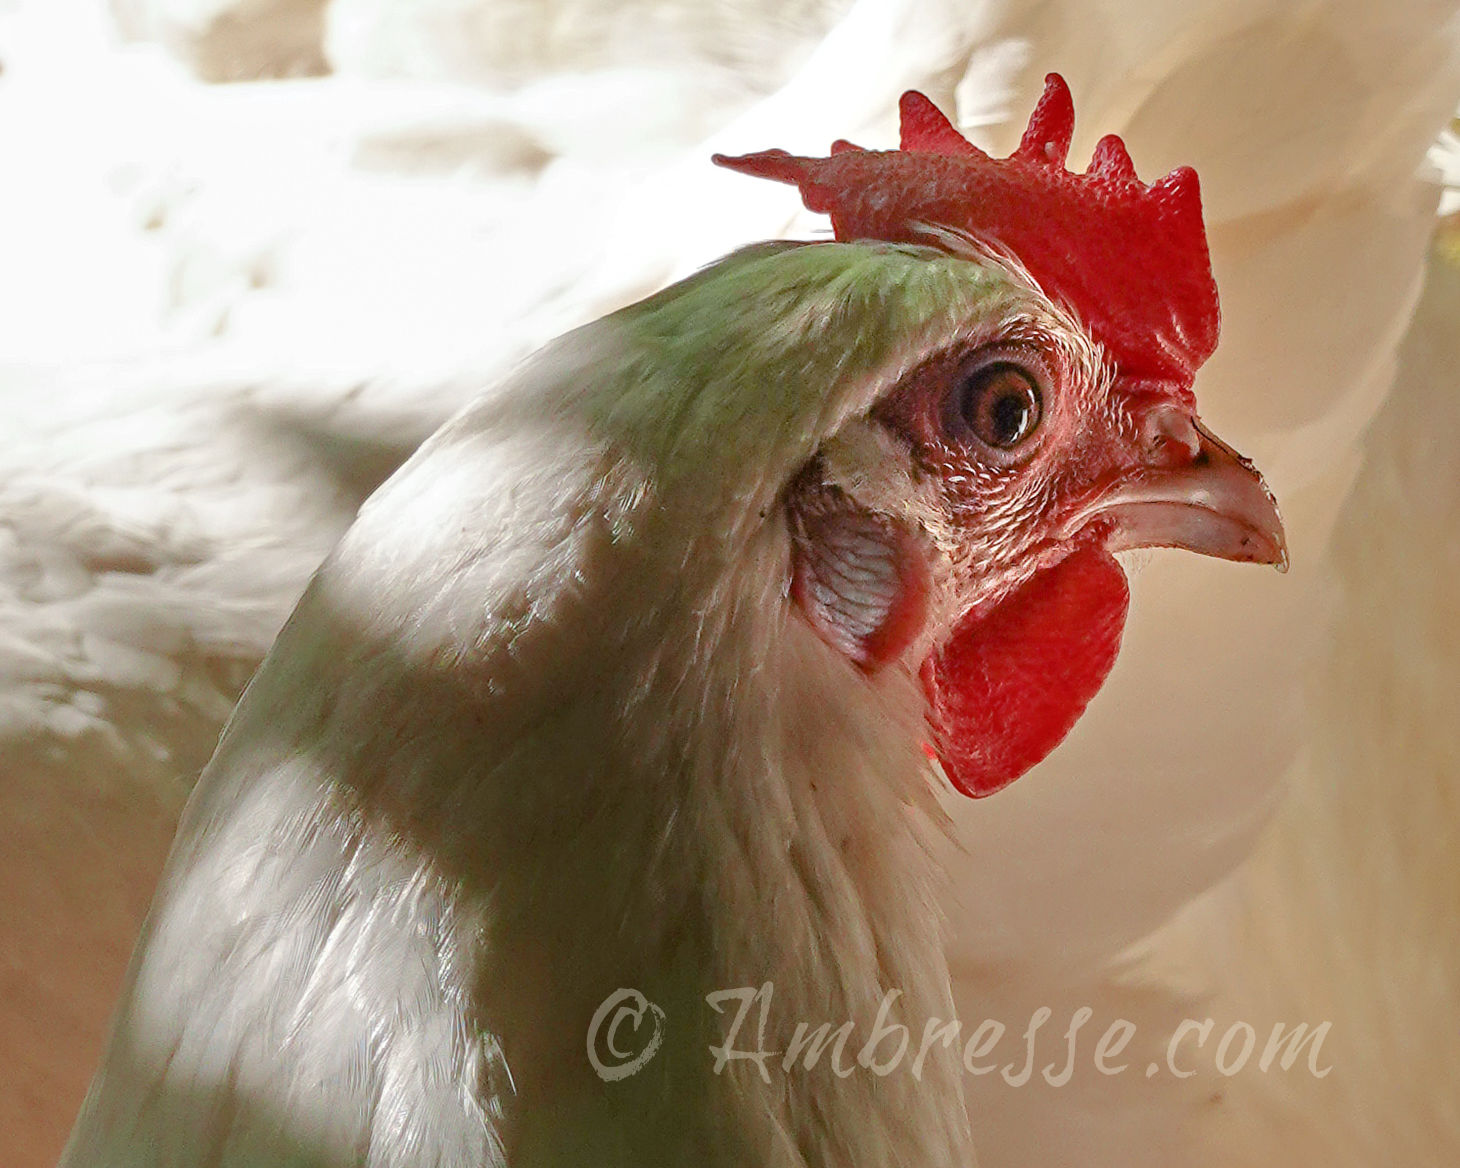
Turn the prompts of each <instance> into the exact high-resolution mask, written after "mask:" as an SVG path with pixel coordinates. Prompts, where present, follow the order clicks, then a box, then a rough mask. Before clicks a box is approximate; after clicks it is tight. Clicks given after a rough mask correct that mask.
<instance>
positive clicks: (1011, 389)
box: [945, 350, 1049, 463]
mask: <svg viewBox="0 0 1460 1168" xmlns="http://www.w3.org/2000/svg"><path fill="white" fill-rule="evenodd" d="M1048 385H1049V375H1048V372H1047V371H1046V369H1045V368H1044V364H1043V362H1041V361H1039V360H1037V359H1035V358H1034V357H1033V355H1032V354H1027V353H1021V352H1010V351H1008V350H996V351H994V352H984V353H980V354H978V355H977V356H975V357H974V359H973V360H971V361H966V362H964V363H963V364H961V365H960V366H959V368H958V370H957V372H956V373H955V374H954V377H953V384H952V388H951V390H950V391H949V393H948V397H947V406H946V409H945V426H946V428H947V431H948V433H949V434H950V435H951V436H953V437H954V438H955V439H957V440H959V441H960V442H964V443H968V442H973V443H976V444H977V445H978V446H980V447H982V448H983V449H984V450H986V451H987V452H988V453H989V454H991V455H992V456H993V457H994V459H995V460H996V461H998V462H1001V463H1007V462H1011V461H1015V460H1018V459H1020V458H1023V457H1024V456H1025V454H1026V453H1027V452H1029V451H1032V450H1033V449H1034V446H1035V442H1034V439H1035V438H1036V437H1037V436H1038V434H1039V432H1040V427H1041V424H1042V423H1043V421H1044V417H1045V413H1046V405H1045V399H1046V396H1047V389H1048Z"/></svg>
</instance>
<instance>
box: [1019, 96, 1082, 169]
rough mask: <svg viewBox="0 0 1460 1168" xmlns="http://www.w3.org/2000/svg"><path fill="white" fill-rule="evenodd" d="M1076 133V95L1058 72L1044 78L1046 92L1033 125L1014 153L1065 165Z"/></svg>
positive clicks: (1040, 162)
mask: <svg viewBox="0 0 1460 1168" xmlns="http://www.w3.org/2000/svg"><path fill="white" fill-rule="evenodd" d="M1074 136H1075V99H1074V98H1073V97H1071V96H1070V87H1069V86H1068V85H1066V84H1065V79H1064V78H1063V77H1061V76H1060V75H1059V74H1058V73H1050V74H1049V75H1048V76H1046V77H1045V79H1044V93H1043V94H1041V95H1040V98H1039V104H1038V105H1036V106H1035V107H1034V112H1033V113H1032V114H1030V115H1029V126H1028V128H1026V129H1025V131H1024V136H1023V137H1022V138H1020V139H1019V148H1018V149H1017V150H1015V151H1014V153H1013V155H1012V156H1011V157H1014V158H1019V159H1022V160H1023V161H1025V162H1030V163H1034V164H1036V165H1039V166H1047V167H1059V168H1063V166H1064V164H1065V159H1066V158H1068V157H1069V154H1070V140H1071V139H1072V138H1073V137H1074Z"/></svg>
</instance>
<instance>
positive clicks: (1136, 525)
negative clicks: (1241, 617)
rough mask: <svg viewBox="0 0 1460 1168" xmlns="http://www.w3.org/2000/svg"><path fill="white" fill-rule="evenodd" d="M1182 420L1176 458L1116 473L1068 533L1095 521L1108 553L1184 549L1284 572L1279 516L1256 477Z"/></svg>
mask: <svg viewBox="0 0 1460 1168" xmlns="http://www.w3.org/2000/svg"><path fill="white" fill-rule="evenodd" d="M1184 421H1185V425H1184V426H1183V430H1184V431H1185V435H1184V436H1183V437H1184V441H1183V443H1182V446H1181V449H1180V453H1179V455H1178V456H1177V457H1175V458H1173V457H1171V454H1170V451H1169V450H1164V451H1163V453H1162V457H1161V460H1160V464H1159V465H1158V464H1157V462H1156V460H1155V459H1153V460H1152V463H1151V464H1150V465H1147V466H1143V467H1142V468H1140V469H1139V470H1136V471H1134V472H1130V473H1127V474H1125V475H1123V476H1122V477H1121V478H1120V480H1119V481H1117V482H1116V483H1114V484H1113V485H1112V486H1110V487H1108V488H1106V489H1105V490H1104V491H1102V492H1101V493H1100V494H1099V495H1098V496H1097V497H1096V498H1095V499H1094V500H1093V502H1091V503H1090V504H1089V505H1088V506H1086V507H1084V508H1082V509H1081V511H1080V512H1079V514H1078V515H1077V516H1076V517H1075V519H1074V521H1073V522H1072V523H1071V525H1070V526H1069V531H1070V533H1071V534H1073V533H1074V532H1075V531H1076V530H1078V529H1080V528H1083V527H1085V526H1087V525H1088V524H1090V523H1091V522H1094V521H1096V520H1101V521H1103V522H1104V523H1105V524H1106V525H1107V526H1108V535H1107V537H1106V542H1105V546H1106V547H1107V548H1108V549H1109V550H1110V551H1112V552H1117V551H1125V550H1127V549H1130V548H1143V547H1176V548H1186V549H1187V550H1188V551H1194V552H1201V553H1202V554H1203V555H1208V556H1217V557H1219V558H1220V559H1224V560H1242V561H1247V562H1251V563H1257V564H1273V565H1275V566H1276V567H1277V569H1278V571H1280V572H1283V571H1287V567H1288V549H1287V540H1286V537H1285V536H1284V534H1283V521H1282V519H1281V517H1280V516H1279V515H1278V508H1277V500H1276V499H1275V498H1273V494H1272V492H1271V491H1270V490H1269V489H1268V486H1267V483H1265V482H1264V481H1263V479H1262V475H1261V474H1259V473H1258V470H1257V468H1256V467H1255V466H1253V465H1252V463H1251V462H1250V461H1249V460H1248V459H1246V458H1244V457H1243V456H1242V455H1240V454H1238V453H1237V452H1236V451H1235V450H1233V449H1232V448H1231V447H1230V446H1228V445H1227V444H1226V443H1225V442H1223V441H1222V440H1221V439H1220V438H1218V437H1216V435H1214V434H1212V433H1211V432H1210V431H1209V430H1207V429H1206V428H1205V427H1204V426H1203V425H1202V424H1201V423H1200V422H1199V421H1197V420H1196V419H1194V418H1191V419H1184Z"/></svg>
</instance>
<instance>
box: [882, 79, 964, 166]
mask: <svg viewBox="0 0 1460 1168" xmlns="http://www.w3.org/2000/svg"><path fill="white" fill-rule="evenodd" d="M897 109H898V113H899V114H900V115H901V117H902V135H901V136H902V143H901V145H902V149H904V150H916V151H922V152H924V153H928V154H976V153H978V149H977V147H975V146H974V145H973V143H971V142H970V141H969V140H968V139H967V138H965V137H964V136H963V135H962V134H960V133H959V132H958V128H957V127H956V126H955V125H954V124H953V123H952V122H950V121H949V120H948V118H947V116H946V115H945V114H944V113H943V111H942V110H940V109H939V108H938V107H937V106H935V105H934V104H933V103H932V102H931V101H930V100H929V99H928V97H927V96H926V95H925V94H922V93H919V92H918V91H917V90H916V89H909V90H908V91H907V92H906V93H904V94H903V95H902V99H901V100H900V101H899V102H898V103H897Z"/></svg>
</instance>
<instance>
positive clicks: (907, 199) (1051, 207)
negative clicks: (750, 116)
mask: <svg viewBox="0 0 1460 1168" xmlns="http://www.w3.org/2000/svg"><path fill="white" fill-rule="evenodd" d="M900 110H901V113H902V149H901V150H863V149H861V148H859V147H856V146H853V145H852V144H851V143H849V142H837V143H836V144H835V145H834V146H833V147H832V150H831V155H830V157H827V158H799V157H796V156H795V155H791V154H788V153H786V152H785V151H784V150H766V151H762V152H761V153H758V154H746V155H743V156H741V157H738V158H729V157H726V156H724V155H720V154H717V155H715V159H714V160H715V162H716V163H718V164H719V165H720V166H727V167H729V168H730V169H731V170H737V171H740V172H741V173H742V174H749V175H755V176H758V177H760V178H771V179H776V180H777V181H779V182H785V183H792V184H794V185H795V186H797V187H799V188H800V190H801V199H802V201H803V202H804V203H805V204H806V206H807V208H808V209H810V210H812V211H820V212H825V213H827V214H830V216H831V222H832V227H833V229H834V230H835V232H836V237H837V239H840V240H851V239H883V240H888V241H890V242H902V243H927V242H929V239H928V237H927V236H926V235H925V234H920V231H919V228H924V227H927V226H942V227H949V228H953V229H956V230H958V231H962V232H967V233H968V234H970V235H972V236H974V237H975V238H978V239H982V240H985V241H989V242H993V243H995V244H998V245H1000V246H1002V247H1003V248H1006V249H1007V250H1009V251H1011V252H1012V253H1013V254H1014V255H1015V256H1017V257H1018V258H1019V260H1020V262H1022V263H1023V264H1024V266H1025V267H1027V268H1028V269H1029V272H1030V274H1031V275H1033V276H1034V278H1035V279H1036V280H1038V281H1039V283H1040V285H1041V286H1042V287H1043V288H1044V290H1045V291H1046V292H1048V293H1049V294H1050V295H1052V296H1055V297H1058V298H1059V299H1061V300H1063V301H1064V302H1065V303H1066V304H1068V305H1069V306H1070V307H1071V308H1073V309H1074V310H1075V312H1076V313H1077V314H1078V315H1079V317H1080V319H1081V320H1083V321H1084V322H1085V325H1086V327H1088V328H1089V329H1090V331H1091V333H1093V334H1094V336H1095V337H1096V338H1098V339H1099V340H1100V341H1101V342H1102V343H1103V344H1104V345H1105V347H1106V348H1107V349H1108V350H1109V351H1110V352H1111V354H1112V355H1113V356H1114V357H1115V358H1116V360H1117V362H1118V363H1119V366H1120V369H1121V373H1122V374H1123V375H1124V376H1126V377H1130V378H1135V379H1140V380H1146V379H1151V380H1156V381H1164V382H1176V383H1177V384H1178V385H1180V386H1182V387H1183V388H1184V387H1186V386H1189V385H1190V384H1191V381H1192V377H1193V375H1194V374H1195V372H1196V369H1197V367H1198V366H1200V365H1201V363H1202V362H1203V361H1205V360H1206V359H1207V358H1208V357H1210V356H1211V355H1212V350H1214V349H1215V348H1216V346H1217V331H1218V326H1219V323H1220V315H1219V313H1218V309H1217V286H1216V284H1215V282H1214V281H1213V280H1212V269H1211V260H1210V258H1209V256H1208V254H1207V241H1206V230H1205V228H1204V227H1203V225H1202V218H1201V192H1200V190H1199V189H1198V186H1197V177H1196V172H1195V171H1193V170H1191V169H1190V168H1189V167H1181V168H1180V169H1178V170H1173V171H1172V172H1171V173H1170V174H1168V175H1167V176H1166V177H1165V178H1163V179H1161V180H1160V181H1159V182H1156V183H1153V184H1152V185H1151V186H1146V185H1145V184H1144V183H1143V182H1141V180H1140V179H1139V178H1137V177H1136V172H1135V167H1134V166H1132V164H1131V160H1130V155H1129V154H1127V153H1126V149H1125V144H1124V143H1123V142H1122V141H1121V140H1120V139H1119V138H1118V137H1116V136H1115V135H1114V134H1108V135H1106V136H1105V137H1104V138H1102V139H1101V140H1100V143H1099V144H1098V145H1097V146H1096V147H1095V154H1094V157H1093V158H1092V159H1091V160H1090V169H1089V170H1087V171H1086V172H1085V173H1084V174H1079V173H1075V172H1071V171H1068V170H1066V169H1065V157H1066V155H1067V154H1068V153H1069V149H1070V138H1071V135H1072V134H1073V132H1074V124H1075V107H1074V102H1073V101H1072V100H1071V99H1070V90H1069V87H1068V86H1067V85H1066V84H1065V82H1064V79H1063V78H1062V77H1060V76H1059V74H1057V73H1051V74H1050V75H1049V76H1048V77H1047V78H1046V79H1045V86H1044V96H1043V97H1041V98H1040V99H1039V104H1038V105H1037V106H1035V108H1034V113H1033V114H1031V115H1030V118H1029V127H1028V129H1026V130H1025V131H1024V137H1023V139H1022V140H1021V141H1020V143H1019V147H1018V149H1016V150H1015V151H1014V153H1013V154H1011V155H1009V157H1008V158H990V157H989V156H988V155H987V154H985V153H984V152H983V151H982V150H980V149H979V148H978V147H977V146H975V145H973V143H971V142H969V141H968V140H967V139H966V138H964V137H963V135H962V134H960V133H959V132H958V131H957V129H955V128H954V126H953V125H952V123H950V122H949V121H948V119H947V118H945V117H944V116H943V115H942V114H941V113H940V112H939V111H938V108H937V107H936V106H935V105H933V103H932V102H931V101H929V100H928V99H927V98H926V97H924V96H923V95H922V94H921V93H917V92H915V91H909V92H907V93H905V94H903V97H902V102H901V104H900Z"/></svg>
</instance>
